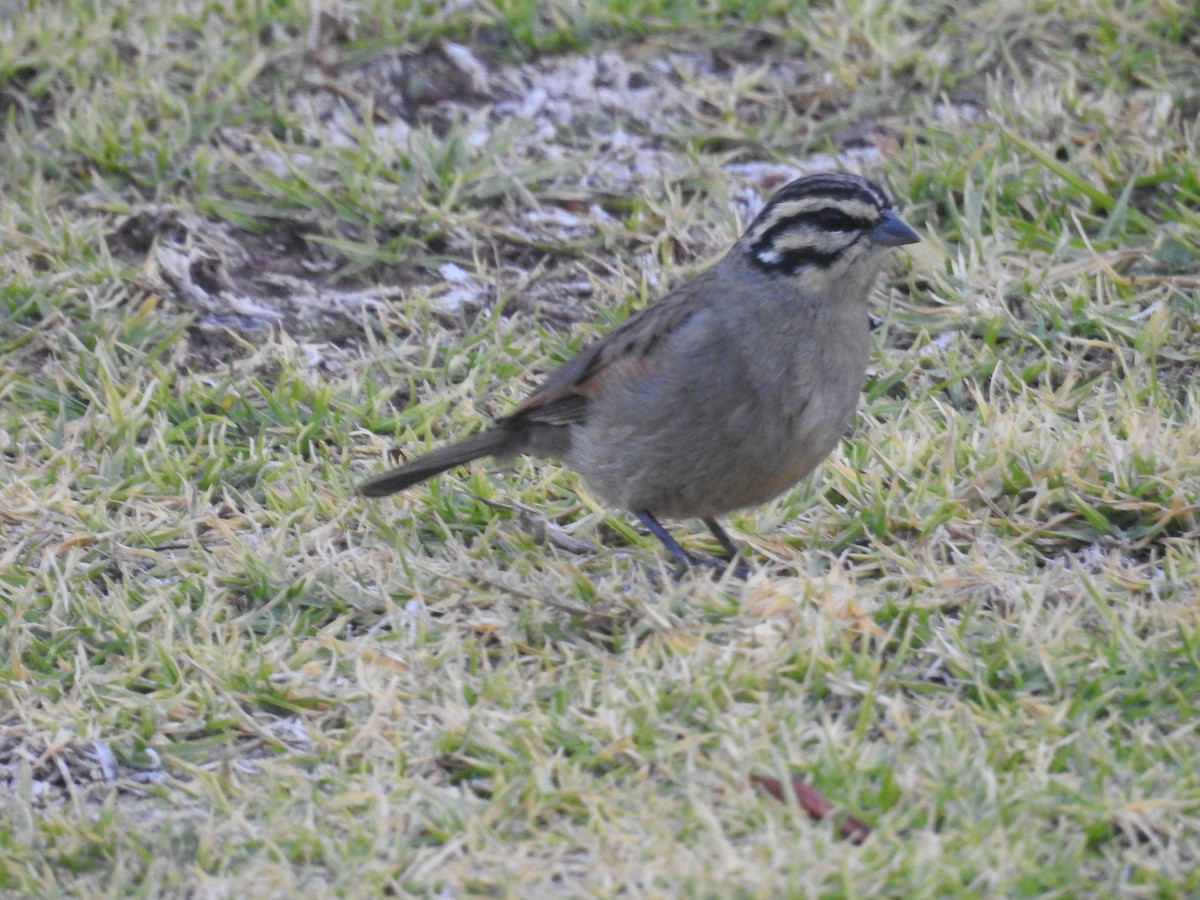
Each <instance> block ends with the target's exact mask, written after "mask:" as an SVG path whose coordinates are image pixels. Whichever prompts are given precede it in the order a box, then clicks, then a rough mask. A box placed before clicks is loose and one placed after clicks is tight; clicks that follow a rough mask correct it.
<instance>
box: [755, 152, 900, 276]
mask: <svg viewBox="0 0 1200 900" xmlns="http://www.w3.org/2000/svg"><path fill="white" fill-rule="evenodd" d="M919 240H920V238H919V237H918V236H917V233H916V232H915V231H913V230H912V229H911V228H909V227H908V225H906V224H905V223H904V221H903V220H902V219H901V218H900V217H899V216H898V215H896V214H895V213H894V212H893V211H892V203H891V201H890V200H889V199H888V196H887V194H885V193H884V192H883V189H882V188H880V187H879V185H877V184H875V183H874V182H872V181H868V180H867V179H866V178H862V177H860V176H858V175H846V174H842V173H834V174H825V175H806V176H804V177H803V178H797V179H796V180H795V181H793V182H790V183H789V184H786V185H784V186H783V187H782V188H780V189H779V190H778V191H777V192H776V193H775V195H774V196H773V197H772V198H771V199H770V200H769V201H767V205H766V206H765V207H764V208H763V211H762V212H761V213H759V214H758V217H757V218H756V219H755V220H754V221H753V222H751V223H750V227H749V228H747V229H746V233H745V234H744V235H742V238H741V240H740V241H739V242H738V243H739V245H740V246H741V249H742V252H743V253H745V254H746V256H747V258H748V260H749V262H750V263H751V264H752V265H754V266H756V267H757V268H759V269H761V270H764V271H766V272H768V273H771V274H779V275H788V276H794V275H802V274H803V273H805V272H806V271H812V270H827V271H828V274H831V275H833V274H836V273H837V272H839V271H843V270H844V269H845V268H846V267H848V266H852V265H854V264H856V263H858V262H861V261H864V258H866V257H876V258H877V259H881V258H882V256H883V254H882V253H881V252H880V251H882V250H886V249H887V248H889V247H898V246H900V245H902V244H914V243H916V242H917V241H919ZM829 270H831V271H829Z"/></svg>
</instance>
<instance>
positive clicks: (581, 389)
mask: <svg viewBox="0 0 1200 900" xmlns="http://www.w3.org/2000/svg"><path fill="white" fill-rule="evenodd" d="M919 240H920V238H919V236H918V235H917V233H916V232H915V231H914V230H913V229H912V228H911V227H910V226H909V225H907V224H906V223H905V222H904V220H903V219H901V218H900V216H899V215H898V214H897V213H896V212H895V211H894V210H893V208H892V202H891V200H890V199H889V197H888V195H887V194H886V193H885V192H884V190H883V189H882V188H881V187H879V186H878V185H877V184H875V183H874V182H872V181H870V180H868V179H867V178H864V177H861V176H859V175H853V174H849V173H843V172H834V173H822V174H812V175H806V176H803V177H801V178H797V179H795V180H794V181H791V182H789V183H788V184H786V185H784V186H783V187H782V188H780V189H779V190H778V191H776V192H775V194H774V195H773V196H772V197H771V198H770V199H769V200H768V201H767V203H766V204H765V205H764V207H763V209H762V211H761V212H760V213H759V214H758V215H757V216H756V217H755V218H754V220H753V221H751V223H750V225H749V226H748V227H747V228H746V229H745V231H744V232H743V233H742V235H741V236H740V237H739V238H738V239H737V241H736V242H735V243H734V245H733V247H732V248H731V249H730V250H729V251H728V252H727V253H726V254H725V255H724V256H723V257H721V258H720V259H719V260H718V261H717V262H716V263H715V264H713V265H712V266H711V267H709V268H708V269H707V270H705V271H702V272H701V273H699V274H697V275H695V276H694V277H692V278H691V279H689V280H686V281H684V282H683V283H681V284H680V285H679V286H677V287H675V288H674V289H673V290H671V291H669V292H668V293H667V294H665V295H664V296H662V297H661V298H660V299H658V300H657V301H654V302H652V303H650V304H648V305H646V306H645V307H643V308H642V309H641V310H639V311H638V312H636V313H634V314H632V315H630V316H629V317H628V318H627V319H626V320H625V321H624V322H622V323H621V324H619V325H618V326H616V327H615V328H613V329H612V330H611V331H609V332H608V333H607V334H605V335H603V336H601V337H600V338H598V339H597V340H595V341H594V342H592V343H591V344H589V345H587V346H585V347H584V348H583V349H581V350H580V351H579V352H578V353H577V354H576V355H575V356H573V357H572V358H570V359H568V360H567V361H566V362H564V363H562V364H561V365H559V366H558V368H556V369H554V370H553V371H552V372H550V373H549V375H547V376H546V377H545V379H544V380H543V381H542V383H541V385H540V386H539V387H537V388H536V389H534V390H533V392H532V393H531V394H529V395H528V396H527V398H526V399H525V400H524V401H523V402H521V403H520V404H519V405H518V406H517V407H516V408H515V409H514V410H513V411H512V412H511V413H509V414H508V415H506V416H504V417H502V418H499V419H497V420H495V421H494V422H493V424H491V425H490V426H489V427H487V428H485V429H484V430H482V431H479V432H477V433H476V434H474V435H472V436H470V437H467V438H464V439H463V440H460V441H458V442H456V443H451V444H448V445H446V446H443V447H441V448H438V449H435V450H433V451H431V452H430V453H428V454H426V455H424V456H420V457H418V458H416V459H413V460H411V461H409V462H407V463H405V464H404V465H401V466H400V467H398V468H395V469H392V470H391V471H387V472H384V473H382V474H380V475H376V476H375V477H373V478H369V479H367V480H366V481H364V482H362V483H361V484H359V485H358V487H357V492H358V494H360V495H361V496H363V497H381V496H385V495H388V494H392V493H395V492H397V491H402V490H404V489H405V488H408V487H411V486H413V485H415V484H418V483H419V482H422V481H424V480H426V479H427V478H431V477H433V476H435V475H438V474H440V473H442V472H445V471H446V470H447V469H451V468H453V467H455V466H458V465H461V464H463V463H467V462H470V461H472V460H475V459H479V458H481V457H488V456H490V457H495V458H497V459H499V460H506V459H509V458H512V457H515V456H517V455H520V454H526V455H530V456H534V457H545V458H551V459H556V460H558V461H561V462H562V463H565V464H566V465H567V466H568V467H569V468H571V469H573V470H574V471H576V472H577V473H578V474H579V475H580V476H581V477H582V479H583V481H584V483H585V484H587V485H588V487H589V488H590V489H591V490H592V491H593V493H594V494H595V495H596V496H598V497H599V498H600V499H601V500H602V501H603V502H604V503H606V504H608V505H610V506H612V507H615V508H620V509H624V510H627V511H629V512H631V513H632V514H633V515H634V516H635V517H636V518H637V519H638V520H639V521H640V522H641V523H642V525H643V526H644V527H645V529H646V530H647V531H648V532H649V533H651V534H652V535H654V536H655V537H656V538H657V539H658V540H659V541H660V542H661V543H662V545H663V546H664V547H665V548H666V550H667V552H668V553H669V554H670V555H671V556H672V557H673V558H674V560H675V561H676V563H677V567H676V568H675V570H674V571H673V573H672V574H673V575H674V576H675V578H676V579H678V578H681V577H682V576H683V575H684V574H685V573H686V572H687V571H688V570H689V569H690V568H692V567H694V566H698V565H706V566H710V567H712V568H715V569H718V570H719V571H720V572H724V571H725V570H726V569H728V568H730V567H732V568H733V570H734V572H735V574H736V575H738V576H740V577H743V578H745V577H747V576H748V575H749V574H750V572H751V571H752V568H751V567H750V566H749V565H748V564H747V563H746V561H745V558H744V556H743V554H742V553H741V550H740V549H739V547H738V545H737V544H735V543H734V541H733V540H732V539H731V538H730V537H729V535H728V534H727V533H726V531H725V529H724V528H723V527H722V526H721V524H720V523H719V522H718V520H717V516H720V515H723V514H725V513H728V512H730V511H733V510H738V509H742V508H745V507H750V506H755V505H758V504H762V503H765V502H767V501H769V500H771V499H773V498H774V497H776V496H778V495H779V494H781V493H783V492H784V491H786V490H788V489H789V488H791V487H792V486H793V485H795V484H796V483H797V482H798V481H800V480H801V479H802V478H804V477H805V476H807V475H808V474H809V473H810V472H811V471H813V469H815V468H816V466H817V465H818V464H819V463H820V462H821V461H822V460H823V459H824V458H825V457H826V456H827V455H828V454H829V453H830V451H831V450H832V449H833V448H834V446H835V445H836V444H837V442H838V441H839V440H840V439H841V438H842V436H843V435H844V434H845V433H846V431H847V430H848V428H849V426H850V424H851V422H852V420H853V417H854V414H855V410H856V408H857V406H858V398H859V395H860V394H861V392H862V388H863V385H864V383H865V381H866V372H867V363H868V358H869V354H870V348H871V338H870V318H869V298H870V294H871V291H872V288H873V286H874V284H875V282H876V280H877V278H878V276H879V273H880V270H881V268H882V266H883V262H884V259H885V258H886V257H887V255H888V252H889V251H890V250H892V249H893V248H896V247H900V246H904V245H906V244H913V243H916V242H918V241H919ZM663 518H667V519H688V518H695V519H699V520H701V521H702V522H703V523H704V525H705V527H707V528H708V530H709V531H710V532H711V533H712V535H713V537H714V538H715V539H716V541H717V543H718V544H719V545H720V547H721V550H722V551H723V554H724V557H723V558H722V559H719V560H718V559H714V558H712V557H697V556H694V555H693V554H691V553H689V552H688V551H687V550H685V549H684V548H683V547H682V546H681V545H680V544H679V543H678V542H677V541H676V540H675V538H674V537H672V535H671V533H670V532H669V531H668V530H667V529H666V528H665V527H664V526H663V525H662V523H661V521H660V520H661V519H663Z"/></svg>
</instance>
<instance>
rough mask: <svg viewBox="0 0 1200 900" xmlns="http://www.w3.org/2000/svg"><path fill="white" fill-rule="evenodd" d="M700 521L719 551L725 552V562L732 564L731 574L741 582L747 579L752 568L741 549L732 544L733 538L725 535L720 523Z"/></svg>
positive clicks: (714, 520)
mask: <svg viewBox="0 0 1200 900" xmlns="http://www.w3.org/2000/svg"><path fill="white" fill-rule="evenodd" d="M701 521H702V522H704V525H705V527H706V528H708V530H709V531H711V532H712V536H713V537H715V538H716V539H717V543H718V544H720V545H721V549H722V550H724V551H725V561H726V562H731V563H734V567H733V574H734V575H736V576H737V577H738V578H741V579H743V580H745V579H747V578H749V577H750V573H751V572H752V571H754V570H753V568H752V567H751V566H750V564H749V563H748V562H746V558H745V557H744V556H742V550H741V548H740V547H738V545H737V544H735V543H734V542H733V538H731V537H730V536H729V535H728V534H726V533H725V529H724V528H722V527H721V523H720V522H718V521H717V520H716V519H702V520H701Z"/></svg>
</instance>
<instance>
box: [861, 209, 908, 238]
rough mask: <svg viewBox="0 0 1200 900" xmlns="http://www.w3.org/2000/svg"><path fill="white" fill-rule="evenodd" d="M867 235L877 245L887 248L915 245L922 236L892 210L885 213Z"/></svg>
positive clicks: (886, 210)
mask: <svg viewBox="0 0 1200 900" xmlns="http://www.w3.org/2000/svg"><path fill="white" fill-rule="evenodd" d="M867 234H868V235H869V236H870V238H871V240H872V241H874V242H875V243H876V244H882V245H883V246H885V247H899V246H901V245H903V244H915V243H917V241H919V240H921V238H920V236H919V235H918V234H917V233H916V232H915V231H913V230H912V229H911V228H909V227H908V225H906V224H905V223H904V220H903V219H901V218H900V217H899V216H898V215H896V214H895V213H894V212H892V211H891V210H890V209H885V210H884V211H883V213H882V215H881V216H880V217H879V221H878V222H876V223H875V226H874V227H873V228H872V229H871V230H870V231H869V232H867Z"/></svg>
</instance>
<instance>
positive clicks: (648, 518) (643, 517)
mask: <svg viewBox="0 0 1200 900" xmlns="http://www.w3.org/2000/svg"><path fill="white" fill-rule="evenodd" d="M634 515H635V516H637V517H638V521H639V522H641V523H642V524H643V525H644V526H645V527H646V530H647V531H649V532H650V533H651V534H652V535H654V536H655V537H656V538H658V539H659V541H661V542H662V545H663V546H664V547H666V548H667V552H669V553H670V554H671V555H672V556H673V557H675V561H676V562H678V563H679V567H678V568H677V569H676V570H675V571H674V572H672V573H671V577H672V578H674V579H675V580H676V581H678V580H679V579H680V578H682V577H683V574H684V573H685V572H686V571H687V570H688V569H690V568H691V567H692V566H708V567H709V568H711V569H715V570H716V571H717V573H718V574H719V573H722V572H724V571H725V570H726V569H727V568H728V564H729V563H733V574H734V575H736V576H737V577H738V578H742V579H746V578H749V577H750V573H751V572H752V571H753V569H751V567H750V564H749V563H747V562H746V560H745V559H744V558H743V557H742V555H741V551H739V550H738V545H737V544H735V543H734V542H733V540H732V539H731V538H730V537H729V535H727V534H726V533H725V529H724V528H722V527H721V526H720V525H719V524H718V523H717V520H716V519H705V520H704V524H705V525H706V526H708V530H709V531H711V532H712V533H713V537H715V538H716V539H717V542H718V543H719V544H720V545H721V549H722V550H724V551H725V552H726V554H728V558H727V559H726V560H725V561H724V562H722V561H721V560H717V559H712V558H711V557H704V558H703V559H698V558H697V557H695V556H692V554H690V553H688V552H687V551H686V550H684V549H683V547H681V546H679V542H678V541H677V540H675V538H673V537H671V533H670V532H669V531H667V529H665V528H663V527H662V524H661V523H660V522H659V521H658V519H656V518H654V516H653V515H651V514H650V512H648V511H647V510H644V509H642V510H638V511H637V512H635V513H634Z"/></svg>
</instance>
